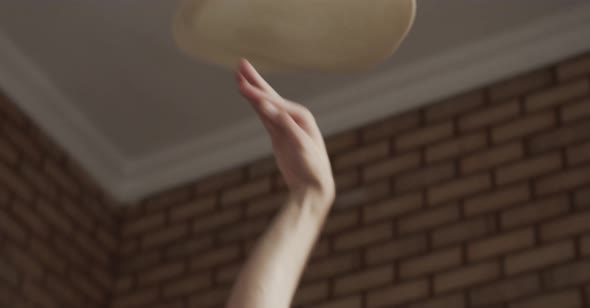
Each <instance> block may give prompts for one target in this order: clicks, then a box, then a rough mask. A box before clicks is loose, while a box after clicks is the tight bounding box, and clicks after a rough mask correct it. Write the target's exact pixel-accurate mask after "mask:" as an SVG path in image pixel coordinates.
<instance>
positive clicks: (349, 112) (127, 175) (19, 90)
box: [0, 4, 590, 201]
mask: <svg viewBox="0 0 590 308" xmlns="http://www.w3.org/2000/svg"><path fill="white" fill-rule="evenodd" d="M589 37H590V4H583V5H580V6H577V7H574V8H573V9H571V10H568V11H566V12H563V13H561V14H558V15H554V16H552V17H549V18H546V19H543V20H541V21H539V22H535V23H531V24H529V25H528V26H526V27H524V28H521V29H518V30H516V31H512V32H510V33H505V34H503V35H500V36H498V37H492V38H488V39H485V40H482V41H480V42H476V43H475V44H471V45H468V46H461V47H459V48H456V49H455V50H450V51H448V52H446V53H444V54H438V55H437V56H436V57H433V58H430V59H423V60H421V61H420V62H419V63H415V64H409V65H407V66H405V67H401V68H397V69H396V70H395V71H392V72H386V73H384V74H382V75H380V76H376V77H375V78H372V79H370V80H366V81H365V82H363V83H360V84H358V85H355V86H354V87H351V88H347V89H346V90H343V91H339V92H336V93H329V94H328V95H325V96H322V97H318V98H316V99H315V100H312V101H311V102H310V104H309V105H311V106H312V109H313V111H314V113H315V114H316V117H317V119H318V122H319V123H320V125H321V126H322V130H323V131H324V133H325V134H333V133H336V132H339V131H343V130H346V129H350V128H354V127H358V126H360V125H362V124H364V123H369V122H372V121H374V120H377V119H379V118H381V117H383V116H384V115H390V114H395V113H399V112H402V111H405V110H408V109H412V108H417V107H420V106H423V105H425V104H428V103H432V102H433V101H436V100H437V99H439V98H441V97H446V96H449V95H452V94H456V93H459V92H463V91H465V90H468V89H472V88H476V87H479V86H483V85H486V84H489V83H492V82H494V81H497V80H499V79H502V78H506V77H509V76H513V75H515V74H519V73H522V72H525V71H528V70H532V69H536V68H538V67H540V66H544V65H549V64H552V63H555V62H557V61H559V60H561V59H564V58H567V57H570V56H572V55H575V54H578V53H581V52H583V51H587V50H590V40H589V39H588V38H589ZM2 45H3V44H2V40H0V61H2V60H7V61H8V62H11V61H13V60H12V59H14V58H15V55H9V57H8V58H7V57H5V53H6V52H3V48H2V47H3V46H2ZM11 57H12V58H11ZM17 58H18V57H17ZM20 60H21V61H19V63H18V64H16V65H14V67H13V69H12V72H9V73H5V72H2V71H0V84H2V85H3V86H6V85H8V87H9V89H7V90H10V91H8V92H9V93H11V94H13V95H14V97H15V99H16V100H17V102H18V103H20V104H21V105H22V106H23V107H24V108H25V110H26V111H27V112H29V114H31V115H32V116H33V117H34V118H35V120H37V121H38V122H39V123H40V124H41V125H42V126H43V127H44V128H45V129H47V130H48V131H50V132H51V134H52V135H54V136H55V137H56V139H57V140H58V141H60V142H61V143H62V144H63V145H64V146H65V147H66V149H68V150H69V151H70V152H71V153H73V154H74V155H75V156H76V157H77V158H78V159H79V160H80V161H82V163H84V164H85V166H86V167H87V168H88V169H89V170H90V172H91V173H92V174H94V175H95V176H96V177H97V178H98V179H99V181H100V182H101V183H102V184H103V185H104V186H105V187H106V188H107V189H108V190H110V191H111V192H112V194H113V195H114V196H115V197H117V198H118V199H120V200H122V201H134V200H137V199H139V198H141V197H143V196H146V195H148V194H151V193H154V192H157V191H160V190H163V189H166V188H168V187H171V186H173V185H177V184H180V183H183V182H186V181H188V180H194V179H197V178H201V177H204V176H206V175H209V174H212V173H215V172H218V171H220V170H222V169H226V168H231V167H233V166H237V165H241V164H245V163H247V162H250V161H252V160H254V159H256V158H259V157H262V156H266V155H270V153H271V148H270V145H269V142H268V141H267V140H266V135H265V134H264V131H263V129H262V127H261V126H260V125H259V124H258V122H257V120H256V119H254V118H251V119H247V120H245V121H242V122H239V123H236V124H234V125H231V126H228V127H227V128H226V129H225V130H222V131H218V132H215V133H213V134H209V135H206V136H204V137H202V138H198V139H195V140H193V141H192V142H190V143H187V144H183V145H180V146H177V147H174V148H169V149H166V150H163V151H161V152H159V153H157V154H155V155H149V156H146V157H143V158H141V159H137V160H130V159H126V160H125V159H124V158H123V157H121V155H119V154H117V151H116V150H115V149H114V148H113V147H112V146H111V145H110V144H109V143H108V142H106V140H105V138H103V137H102V136H101V135H100V134H99V133H97V132H96V131H95V130H94V129H92V126H91V125H88V122H87V121H85V120H84V118H83V117H82V116H81V115H80V114H79V113H77V112H74V111H73V109H74V108H75V106H74V105H71V104H67V101H66V100H65V99H64V98H63V96H61V95H57V94H56V93H57V92H56V91H55V89H53V90H51V87H50V85H49V83H48V82H47V81H46V80H45V79H43V78H39V74H30V72H31V71H35V70H33V69H32V67H31V66H30V65H26V61H22V60H23V59H22V58H21V59H20ZM19 65H21V66H20V67H19ZM0 66H2V67H3V69H4V63H0ZM23 69H24V73H23V72H22V70H23ZM11 75H14V76H16V77H14V76H12V77H7V76H11ZM48 97H50V98H51V99H50V100H49V101H50V102H51V104H48V103H47V101H48V99H47V98H48ZM394 102H395V103H394Z"/></svg>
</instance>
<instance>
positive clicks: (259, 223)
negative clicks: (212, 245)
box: [217, 217, 270, 243]
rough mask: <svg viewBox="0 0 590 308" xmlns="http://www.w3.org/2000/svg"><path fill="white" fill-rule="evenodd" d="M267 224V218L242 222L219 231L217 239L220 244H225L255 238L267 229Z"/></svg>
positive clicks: (268, 220) (268, 221)
mask: <svg viewBox="0 0 590 308" xmlns="http://www.w3.org/2000/svg"><path fill="white" fill-rule="evenodd" d="M269 224H270V218H267V217H261V218H257V219H252V220H247V221H242V222H239V223H236V224H234V225H232V226H231V228H227V229H224V230H220V232H219V233H218V235H217V239H218V240H219V241H220V242H222V243H226V242H231V241H236V240H244V239H247V238H256V237H258V235H260V234H261V233H262V231H264V230H266V229H267V228H268V226H269Z"/></svg>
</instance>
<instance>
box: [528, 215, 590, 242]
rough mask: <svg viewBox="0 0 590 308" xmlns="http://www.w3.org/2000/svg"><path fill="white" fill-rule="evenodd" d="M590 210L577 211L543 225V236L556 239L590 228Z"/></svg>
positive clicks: (546, 238)
mask: <svg viewBox="0 0 590 308" xmlns="http://www.w3.org/2000/svg"><path fill="white" fill-rule="evenodd" d="M588 222H590V212H583V213H575V214H573V215H569V216H567V217H564V218H560V219H557V220H554V221H550V222H547V223H544V224H542V225H541V231H540V234H541V238H542V239H543V240H546V241H548V240H554V239H558V238H563V237H567V236H572V235H575V234H580V233H583V232H585V231H588V230H590V223H588Z"/></svg>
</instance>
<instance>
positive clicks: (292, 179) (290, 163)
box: [237, 60, 335, 203]
mask: <svg viewBox="0 0 590 308" xmlns="http://www.w3.org/2000/svg"><path fill="white" fill-rule="evenodd" d="M237 80H238V86H239V89H240V93H241V94H242V95H243V96H244V97H245V98H246V99H248V100H249V101H250V103H251V105H252V106H253V107H254V110H255V111H256V112H257V113H258V116H259V117H260V120H261V121H262V124H264V126H265V127H266V129H267V131H268V133H269V135H270V138H271V141H272V145H273V150H274V154H275V159H276V161H277V165H278V167H279V169H280V171H281V173H282V175H283V177H284V179H285V182H286V183H287V186H288V187H289V191H290V192H291V193H294V194H296V195H302V194H308V193H312V194H317V195H319V197H320V198H322V200H325V201H327V202H329V203H331V202H332V201H333V199H334V194H335V185H334V178H333V176H332V168H331V166H330V160H329V158H328V154H327V151H326V146H325V143H324V139H323V138H322V134H321V132H320V129H319V128H318V126H317V124H316V121H315V119H314V117H313V115H312V113H311V112H310V111H309V110H308V109H307V108H305V107H304V106H302V105H300V104H298V103H295V102H291V101H289V100H286V99H284V98H282V97H281V96H280V95H279V94H278V93H277V92H276V91H275V90H274V89H273V88H272V87H271V86H270V85H269V84H268V83H267V82H266V81H265V80H264V79H263V78H262V77H261V76H260V74H259V73H258V72H257V71H256V69H255V68H254V67H253V66H252V65H251V64H250V63H249V62H248V61H246V60H242V61H240V66H239V70H238V73H237Z"/></svg>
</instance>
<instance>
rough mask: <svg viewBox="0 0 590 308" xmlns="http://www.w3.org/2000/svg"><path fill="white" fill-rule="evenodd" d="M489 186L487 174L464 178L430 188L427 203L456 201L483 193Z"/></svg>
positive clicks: (490, 183) (489, 181) (489, 180)
mask: <svg viewBox="0 0 590 308" xmlns="http://www.w3.org/2000/svg"><path fill="white" fill-rule="evenodd" d="M491 186H492V181H491V179H490V176H489V175H488V174H480V175H474V176H469V177H464V178H461V179H458V180H454V181H450V182H447V183H443V184H441V185H438V186H435V187H433V188H430V189H429V190H428V202H429V203H430V204H437V203H442V202H447V201H451V200H456V199H459V198H463V197H466V196H469V195H472V194H475V193H478V192H482V191H485V190H487V189H489V188H490V187H491Z"/></svg>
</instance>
